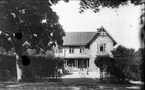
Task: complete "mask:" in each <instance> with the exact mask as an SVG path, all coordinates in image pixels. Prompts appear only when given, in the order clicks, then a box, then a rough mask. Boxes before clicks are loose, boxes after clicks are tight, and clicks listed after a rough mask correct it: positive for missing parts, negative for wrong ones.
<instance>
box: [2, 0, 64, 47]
mask: <svg viewBox="0 0 145 90" xmlns="http://www.w3.org/2000/svg"><path fill="white" fill-rule="evenodd" d="M58 1H59V0H41V1H40V0H2V1H0V31H1V32H2V33H1V34H0V45H2V46H3V47H4V48H5V49H7V50H9V49H11V48H12V47H13V44H14V43H15V38H14V37H16V35H14V34H15V33H22V45H23V46H25V45H26V42H27V43H29V48H32V49H37V50H40V49H44V50H46V49H50V48H51V47H52V46H53V45H55V44H56V43H57V44H58V45H62V43H63V39H62V37H63V36H64V35H65V32H64V30H63V28H62V26H61V25H60V24H59V21H58V19H59V17H58V16H57V14H56V13H55V12H54V11H53V10H52V9H51V7H50V6H51V5H52V4H56V3H57V2H58ZM42 21H46V22H42Z"/></svg>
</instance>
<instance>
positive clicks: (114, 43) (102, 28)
mask: <svg viewBox="0 0 145 90" xmlns="http://www.w3.org/2000/svg"><path fill="white" fill-rule="evenodd" d="M100 31H104V32H106V34H107V35H108V36H109V37H110V38H111V39H112V41H113V46H115V45H116V44H117V42H116V41H115V40H114V39H113V38H112V36H111V35H110V34H109V33H108V32H107V31H106V29H105V28H104V27H103V26H101V27H100V28H99V29H98V31H97V33H96V35H95V36H94V37H93V38H92V39H91V40H90V41H89V42H88V45H89V44H90V43H92V42H93V41H94V40H95V39H96V38H97V37H98V36H99V35H100Z"/></svg>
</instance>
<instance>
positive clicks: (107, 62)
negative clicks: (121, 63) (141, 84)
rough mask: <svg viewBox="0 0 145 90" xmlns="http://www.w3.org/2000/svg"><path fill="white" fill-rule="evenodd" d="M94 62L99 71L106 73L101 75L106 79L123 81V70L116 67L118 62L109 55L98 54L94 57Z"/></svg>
mask: <svg viewBox="0 0 145 90" xmlns="http://www.w3.org/2000/svg"><path fill="white" fill-rule="evenodd" d="M95 64H96V66H97V67H99V68H100V71H101V73H103V72H105V73H106V75H105V76H102V77H105V78H107V80H113V81H117V82H124V81H125V75H124V73H123V71H122V70H121V69H120V68H119V67H118V64H117V62H116V60H115V59H114V58H110V57H109V56H98V57H97V58H96V59H95ZM101 75H102V74H101ZM108 76H109V77H108ZM101 79H104V78H101Z"/></svg>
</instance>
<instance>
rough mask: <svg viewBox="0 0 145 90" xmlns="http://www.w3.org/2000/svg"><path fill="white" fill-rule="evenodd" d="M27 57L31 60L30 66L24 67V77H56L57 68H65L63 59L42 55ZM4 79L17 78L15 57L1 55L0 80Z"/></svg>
mask: <svg viewBox="0 0 145 90" xmlns="http://www.w3.org/2000/svg"><path fill="white" fill-rule="evenodd" d="M27 57H28V58H29V59H30V63H29V65H28V66H24V74H23V75H24V77H35V78H36V77H37V76H43V75H45V76H48V77H50V76H54V75H55V73H56V72H57V68H62V67H63V59H61V58H50V57H49V58H48V57H45V56H40V55H39V56H36V55H35V56H27ZM6 72H7V73H6ZM2 77H5V78H6V79H4V80H10V78H16V59H15V56H10V55H4V54H1V55H0V79H2Z"/></svg>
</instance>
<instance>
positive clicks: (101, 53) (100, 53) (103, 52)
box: [97, 51, 107, 55]
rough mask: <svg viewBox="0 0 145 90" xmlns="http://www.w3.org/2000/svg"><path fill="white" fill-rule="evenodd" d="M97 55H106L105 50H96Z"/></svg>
mask: <svg viewBox="0 0 145 90" xmlns="http://www.w3.org/2000/svg"><path fill="white" fill-rule="evenodd" d="M97 55H107V52H106V51H97Z"/></svg>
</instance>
